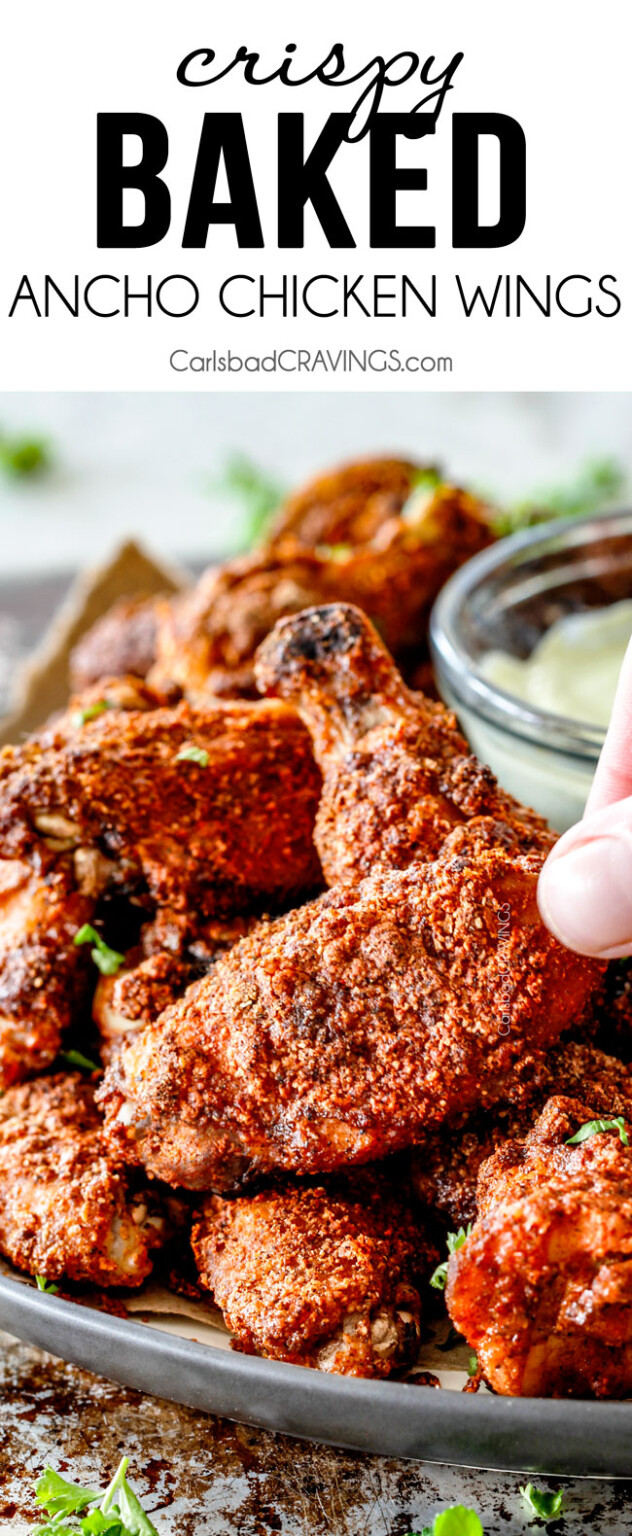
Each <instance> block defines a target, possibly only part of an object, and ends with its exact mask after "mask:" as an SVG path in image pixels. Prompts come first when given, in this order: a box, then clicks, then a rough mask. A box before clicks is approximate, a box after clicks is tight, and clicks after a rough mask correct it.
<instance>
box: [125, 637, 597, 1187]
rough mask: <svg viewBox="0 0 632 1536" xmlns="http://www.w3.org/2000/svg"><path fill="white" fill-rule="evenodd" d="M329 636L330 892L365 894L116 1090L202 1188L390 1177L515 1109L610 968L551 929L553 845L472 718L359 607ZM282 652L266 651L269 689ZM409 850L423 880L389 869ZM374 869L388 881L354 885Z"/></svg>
mask: <svg viewBox="0 0 632 1536" xmlns="http://www.w3.org/2000/svg"><path fill="white" fill-rule="evenodd" d="M292 630H293V626H292V625H289V624H288V623H287V621H286V622H285V623H284V625H283V626H282V627H281V640H282V643H283V647H284V655H285V657H286V658H287V656H288V655H289V654H291V653H292ZM314 633H315V634H316V636H317V638H318V647H319V648H318V650H317V660H318V661H320V657H321V655H323V654H324V655H325V659H326V660H327V656H328V655H331V654H335V655H336V658H337V667H336V668H334V667H333V666H330V665H325V666H323V667H322V668H321V670H320V671H319V673H318V674H317V677H316V678H314V679H313V681H312V693H311V695H310V711H311V708H312V707H313V709H314V710H315V711H316V710H317V711H318V715H319V719H321V718H322V719H323V720H324V726H323V732H324V733H325V732H326V731H327V730H329V735H328V736H325V740H326V742H328V743H331V750H332V755H333V756H334V757H335V760H336V776H335V781H334V792H333V793H332V792H331V789H330V787H329V785H328V780H327V770H326V771H325V787H324V803H325V807H326V809H325V820H324V823H323V821H322V820H321V822H320V828H319V841H320V847H321V850H322V851H323V853H324V855H325V859H324V862H325V871H326V874H327V876H328V878H331V877H332V869H333V871H334V875H335V873H336V872H340V871H342V873H343V874H344V876H345V883H344V884H341V885H339V886H337V887H336V888H335V889H333V890H331V891H329V892H327V893H326V894H325V895H323V896H321V897H319V898H318V899H317V900H316V901H314V902H312V903H311V904H309V905H308V906H305V907H302V908H300V909H298V910H295V911H292V912H289V913H287V914H286V915H285V916H283V917H281V918H279V919H277V920H276V921H275V922H273V923H270V924H266V925H264V926H263V927H262V928H260V929H255V930H254V932H253V933H252V934H251V935H250V936H249V937H247V938H246V939H244V940H243V941H242V942H241V943H240V944H238V945H236V947H235V948H234V949H233V950H232V951H231V952H230V954H229V955H228V956H227V957H226V958H225V959H220V960H219V962H218V963H217V965H216V966H215V968H214V970H213V972H212V973H211V974H209V975H208V976H207V977H206V978H205V979H204V980H202V981H201V982H199V984H197V985H196V986H195V988H194V989H193V990H191V991H189V992H187V993H185V995H184V997H183V998H182V999H181V1000H180V1001H179V1002H178V1003H176V1004H175V1005H174V1006H173V1007H172V1008H169V1009H167V1011H166V1012H165V1013H164V1014H163V1015H162V1017H161V1018H160V1019H159V1020H158V1021H157V1023H156V1024H155V1025H154V1026H152V1027H150V1028H148V1029H147V1030H146V1031H144V1033H143V1034H142V1035H141V1036H139V1037H137V1038H136V1039H135V1040H133V1041H132V1042H131V1043H130V1044H129V1045H128V1046H126V1047H125V1048H124V1049H123V1050H122V1051H121V1053H120V1055H119V1056H118V1057H117V1060H116V1062H115V1063H114V1064H113V1065H112V1067H111V1068H110V1070H109V1072H108V1074H107V1075H106V1079H105V1084H104V1088H103V1090H102V1091H103V1102H104V1104H105V1105H106V1107H107V1120H108V1127H109V1134H110V1135H111V1137H112V1138H113V1140H114V1142H115V1143H116V1144H117V1145H118V1146H119V1147H120V1149H121V1151H122V1153H123V1155H124V1157H125V1158H126V1159H128V1160H130V1161H138V1162H141V1163H144V1164H145V1166H146V1167H147V1168H148V1169H149V1170H150V1171H152V1172H153V1173H155V1174H157V1175H158V1176H159V1177H161V1178H164V1179H166V1180H167V1182H170V1183H174V1184H181V1185H184V1186H186V1187H189V1188H192V1189H209V1188H216V1189H226V1188H230V1187H232V1186H234V1185H235V1184H236V1183H237V1182H238V1181H239V1179H240V1178H243V1177H244V1176H247V1175H249V1174H251V1173H253V1172H255V1171H256V1172H264V1173H265V1172H268V1171H270V1170H273V1169H275V1168H285V1169H288V1170H293V1171H296V1172H299V1173H306V1172H307V1173H319V1172H323V1171H328V1170H335V1169H337V1168H340V1167H343V1166H345V1164H346V1165H351V1164H355V1163H361V1162H368V1161H374V1160H376V1159H379V1158H380V1157H382V1156H383V1155H384V1154H385V1153H387V1152H389V1151H395V1150H398V1149H399V1148H402V1147H406V1146H409V1145H410V1144H411V1143H414V1142H415V1140H416V1139H418V1138H419V1136H420V1135H421V1134H422V1132H424V1131H426V1130H427V1129H428V1127H429V1126H433V1125H438V1124H441V1123H442V1122H444V1121H449V1120H450V1119H452V1120H454V1119H455V1118H457V1117H458V1116H462V1115H463V1114H464V1113H467V1110H468V1108H470V1107H474V1106H475V1105H478V1106H480V1105H483V1106H484V1105H488V1104H492V1103H494V1102H496V1101H497V1100H498V1099H500V1098H503V1097H507V1096H508V1094H509V1090H510V1087H511V1084H512V1081H513V1078H514V1076H515V1073H516V1068H517V1066H518V1065H520V1066H521V1070H524V1061H525V1057H527V1056H528V1055H529V1054H531V1053H533V1052H536V1053H537V1052H538V1051H541V1050H543V1049H544V1048H546V1047H547V1046H549V1045H550V1044H552V1043H553V1042H554V1041H555V1040H556V1039H557V1038H558V1036H559V1035H560V1033H561V1032H562V1031H563V1030H564V1028H565V1027H567V1025H568V1024H569V1023H570V1022H571V1020H574V1019H576V1018H577V1017H579V1016H581V1013H582V1010H583V1008H584V1006H585V1004H586V1002H587V1000H588V999H589V998H590V996H591V994H592V993H593V992H594V991H595V989H596V987H597V985H598V983H599V980H600V977H601V974H602V971H603V967H602V966H599V965H598V964H596V963H594V962H592V961H586V960H585V959H583V958H581V957H578V956H571V955H569V953H568V952H567V951H566V950H564V949H562V947H561V945H559V944H558V943H557V942H556V941H555V940H554V939H553V938H552V937H551V935H550V934H549V933H548V932H547V930H546V929H545V928H544V927H543V925H542V923H541V922H540V918H539V915H538V911H537V906H536V882H537V875H538V872H539V869H540V867H541V863H542V859H543V857H544V852H545V850H546V848H547V847H548V846H549V837H548V835H547V834H545V832H544V831H543V829H542V824H541V823H540V822H538V820H537V818H533V817H530V815H529V813H528V812H525V811H522V810H521V808H520V807H518V806H516V804H515V802H513V801H512V800H511V799H510V797H509V796H503V795H501V794H500V792H499V791H498V790H497V787H496V785H495V781H494V780H493V778H492V777H491V776H490V775H489V774H488V773H487V772H486V771H484V770H482V769H481V768H480V767H479V765H477V764H476V761H475V759H473V758H471V757H468V756H467V755H465V752H464V750H463V747H464V744H463V743H462V741H461V738H460V737H459V736H458V735H457V734H456V732H455V728H454V722H453V719H452V717H451V716H450V715H448V714H447V713H446V712H445V711H441V710H439V711H437V710H436V709H435V708H434V707H432V706H430V708H429V707H428V706H427V704H426V702H425V701H423V700H421V701H420V702H419V703H418V704H417V705H415V703H414V700H413V699H412V697H411V696H410V695H409V694H407V693H406V690H404V689H403V685H402V684H401V681H399V680H398V679H397V676H396V673H395V669H394V667H393V664H392V662H391V661H390V659H389V657H388V655H387V653H386V651H385V650H384V649H383V647H381V646H380V642H379V641H378V639H377V636H376V635H375V634H374V633H373V632H372V631H371V628H370V626H369V625H368V621H367V620H366V619H364V618H363V616H362V615H361V614H360V613H358V612H357V610H348V609H342V610H340V609H338V608H334V609H330V610H316V611H315V612H314V611H312V612H311V613H308V614H307V615H301V616H300V617H299V618H297V620H296V621H295V626H294V634H295V638H296V649H295V655H296V656H297V657H298V658H299V663H300V667H301V669H303V668H304V666H305V661H306V655H307V656H309V650H308V648H307V643H306V637H307V639H308V640H309V644H310V645H311V644H312V643H313V636H314ZM325 636H326V637H328V647H329V649H328V648H327V645H326V644H325V641H324V638H323V637H325ZM340 637H342V644H341V643H340ZM349 637H351V641H350V643H349ZM281 640H279V637H278V636H275V637H273V638H272V640H271V641H270V642H269V643H268V644H267V645H266V647H265V649H264V657H263V662H262V676H263V677H264V679H267V677H268V675H269V666H268V663H269V657H270V654H271V655H272V656H273V657H274V656H275V655H276V654H277V647H278V645H279V644H280V643H281ZM368 662H370V663H371V668H370V671H369V672H368V673H367V670H366V668H367V663H368ZM400 698H401V700H402V705H401V708H400V707H399V703H398V702H397V701H399V700H400ZM394 700H395V701H396V702H395V703H394ZM415 713H416V718H415ZM305 716H306V718H311V714H310V715H308V712H307V711H305ZM331 721H333V722H334V723H333V725H331V726H330V722H331ZM358 721H360V722H361V726H362V727H363V729H364V738H363V741H362V743H361V747H362V749H361V750H360V751H355V750H354V747H355V745H356V741H357V735H358ZM345 726H346V727H347V739H348V742H349V744H348V749H347V753H346V756H345V754H343V753H342V752H341V751H340V748H339V743H340V738H341V736H342V734H343V731H344V729H345ZM435 731H436V739H435ZM349 738H350V739H349ZM399 742H401V746H398V743H399ZM415 744H417V750H418V756H415ZM317 750H318V753H319V756H320V758H321V761H323V762H324V753H323V749H322V743H321V740H320V739H319V743H318V747H317ZM429 753H430V754H432V755H430V756H429ZM372 782H373V783H374V784H375V786H376V790H375V795H374V796H373V801H372V800H371V796H370V793H369V792H368V791H367V790H366V785H367V783H368V784H369V786H370V785H371V783H372ZM388 785H390V786H391V793H390V801H389V800H388V798H387V796H386V787H387V786H388ZM415 785H417V792H418V794H419V796H420V798H421V801H422V802H423V803H422V805H421V809H420V811H419V812H417V810H416V808H415V803H414V799H413V794H412V792H413V790H414V787H415ZM404 787H406V793H405V794H404ZM378 803H379V804H380V805H381V807H382V814H381V817H378V816H377V814H376V810H375V807H376V805H377V804H378ZM388 804H390V807H391V818H390V823H389V818H388V815H387V814H386V808H387V806H388ZM363 805H365V806H366V818H365V821H363V816H362V807H363ZM483 811H485V812H487V814H481V812H483ZM490 812H491V813H490ZM319 814H320V813H319ZM468 815H469V816H470V818H471V819H470V820H467V819H466V818H467V817H468ZM323 825H324V827H325V833H326V835H325V836H323ZM349 828H351V835H350V833H349ZM365 829H366V835H365ZM391 833H392V835H391ZM407 838H408V842H407ZM426 847H427V850H428V851H427V853H426V852H425V849H426ZM391 850H392V852H393V862H394V863H395V864H396V865H398V866H401V865H403V864H407V865H408V867H407V868H400V867H397V868H394V869H393V868H390V867H389V858H390V854H391ZM436 854H438V855H439V857H434V855H436ZM424 857H425V861H424V862H420V861H421V859H422V858H424ZM415 858H416V859H417V861H419V862H411V860H415ZM367 862H371V863H374V864H375V865H376V868H375V873H374V874H372V875H366V876H365V878H364V879H360V880H359V881H358V882H357V883H355V882H354V881H353V879H352V876H353V874H354V872H355V870H356V869H357V872H358V873H359V874H363V873H364V870H365V868H366V865H367ZM508 914H509V919H510V920H509V921H508Z"/></svg>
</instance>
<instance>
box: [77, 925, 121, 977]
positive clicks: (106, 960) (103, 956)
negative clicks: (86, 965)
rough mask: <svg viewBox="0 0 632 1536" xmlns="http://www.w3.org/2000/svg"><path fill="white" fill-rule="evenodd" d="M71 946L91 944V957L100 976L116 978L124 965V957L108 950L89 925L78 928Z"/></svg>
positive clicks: (94, 929) (113, 950)
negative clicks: (92, 946)
mask: <svg viewBox="0 0 632 1536" xmlns="http://www.w3.org/2000/svg"><path fill="white" fill-rule="evenodd" d="M73 944H93V945H94V948H93V949H92V950H91V956H92V959H93V960H94V963H95V965H96V967H97V969H98V970H99V971H100V972H101V975H102V976H116V972H117V971H119V970H120V968H121V966H122V965H124V964H125V955H120V954H119V952H118V950H117V949H110V946H109V944H106V942H105V939H102V938H101V934H100V933H97V930H96V928H93V927H92V924H91V923H84V924H83V927H81V928H79V930H78V932H77V933H76V934H75V937H74V939H73Z"/></svg>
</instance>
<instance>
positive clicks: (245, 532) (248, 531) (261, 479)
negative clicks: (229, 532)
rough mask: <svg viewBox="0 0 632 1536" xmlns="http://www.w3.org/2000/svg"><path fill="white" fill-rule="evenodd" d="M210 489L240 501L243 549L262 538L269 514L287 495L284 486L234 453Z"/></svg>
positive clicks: (244, 457) (242, 456) (243, 456)
mask: <svg viewBox="0 0 632 1536" xmlns="http://www.w3.org/2000/svg"><path fill="white" fill-rule="evenodd" d="M212 489H213V490H215V491H218V492H219V493H220V494H221V495H224V496H232V497H233V499H234V500H235V501H236V502H238V503H239V504H240V507H241V513H242V519H241V521H242V527H241V542H242V545H244V546H245V547H246V548H248V547H249V546H250V545H251V544H254V543H256V542H257V541H258V540H259V539H261V538H263V536H264V534H265V532H266V530H267V527H268V524H269V522H270V518H271V516H272V513H273V512H276V510H277V508H278V507H279V506H280V504H281V502H282V501H283V498H284V496H285V494H286V492H285V487H283V486H281V485H280V484H279V483H278V482H277V481H276V480H272V479H270V477H269V476H268V475H267V474H266V473H265V471H264V470H262V469H261V468H260V467H259V466H258V465H257V464H253V462H252V460H251V459H248V458H246V456H245V454H242V453H236V454H233V456H232V458H230V459H229V460H228V463H227V464H226V466H225V469H224V473H223V475H222V476H221V478H220V479H219V480H217V481H215V482H214V484H213V486H212Z"/></svg>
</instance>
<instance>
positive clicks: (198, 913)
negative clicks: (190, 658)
mask: <svg viewBox="0 0 632 1536" xmlns="http://www.w3.org/2000/svg"><path fill="white" fill-rule="evenodd" d="M123 686H125V687H127V688H129V689H131V690H132V699H135V698H138V697H139V690H140V697H141V698H142V700H143V701H144V702H143V706H142V707H137V706H136V704H135V703H134V702H132V704H131V707H129V708H123V707H121V688H122V687H123ZM87 697H88V698H89V700H90V702H89V703H88V706H87V707H85V701H84V706H83V707H81V708H78V707H77V704H76V703H75V705H74V706H73V707H72V708H71V710H70V711H69V712H68V714H67V715H66V716H65V717H64V718H63V719H61V720H59V721H55V722H53V723H52V725H51V726H50V728H48V729H47V730H45V731H44V732H43V733H42V735H40V736H38V737H34V738H31V739H30V740H29V741H27V742H25V743H24V744H23V745H22V746H19V747H10V748H5V750H4V752H3V753H2V754H1V755H0V853H1V854H2V857H3V858H16V859H22V860H25V861H27V862H29V863H31V865H32V867H33V868H35V869H36V870H38V871H40V870H45V871H46V870H49V869H51V868H52V867H54V866H55V864H56V861H57V860H58V858H59V855H60V852H66V853H67V854H69V855H70V856H71V857H72V858H73V860H74V864H75V867H76V868H77V870H78V872H79V873H80V874H81V875H82V878H84V879H85V878H87V875H86V872H87V871H92V875H93V885H92V887H91V889H93V890H94V889H95V887H96V891H97V893H99V892H102V891H103V890H107V889H112V888H114V889H118V890H121V891H123V892H125V893H126V894H127V895H132V896H133V897H134V898H135V899H137V900H139V901H144V902H145V903H146V904H147V905H148V906H150V907H152V906H158V907H166V908H171V909H172V910H173V911H174V912H176V913H181V914H187V913H188V914H193V915H194V916H195V919H196V921H197V922H198V923H200V924H203V923H204V922H205V921H206V920H208V918H210V917H212V916H214V915H216V914H230V913H232V912H241V911H243V912H247V911H249V910H252V909H253V908H257V906H259V907H261V906H262V905H266V906H267V905H268V904H272V905H276V906H277V908H278V907H279V906H281V905H283V904H284V903H285V902H286V901H288V900H290V899H292V898H295V897H297V896H298V895H299V894H303V893H304V892H310V891H313V890H314V889H315V888H317V887H318V885H319V883H320V872H319V866H318V859H317V855H316V852H315V849H314V844H313V841H312V828H313V821H314V815H315V811H316V806H317V801H318V792H319V774H318V770H317V768H316V766H315V764H314V761H313V757H312V752H311V747H310V741H309V737H308V735H307V732H306V731H305V729H304V727H303V726H302V725H301V723H300V721H299V720H298V719H297V717H296V715H295V714H294V713H293V712H292V711H291V710H288V709H287V707H285V706H277V705H275V704H263V705H262V704H261V703H259V704H250V705H248V704H232V705H228V704H220V703H218V702H214V703H213V704H212V705H211V706H210V707H208V708H207V709H205V710H203V711H200V710H193V709H191V708H190V706H189V705H188V704H184V703H182V704H180V705H178V706H176V707H175V708H164V707H163V708H160V707H156V699H155V696H153V695H151V694H149V692H148V690H143V685H142V684H136V683H134V680H130V681H129V682H128V683H126V684H125V685H122V684H121V683H120V682H117V683H114V684H112V685H110V684H109V683H105V684H104V685H103V689H102V697H101V698H100V699H99V700H96V701H95V700H94V698H93V696H92V695H88V696H87ZM148 701H153V707H152V703H151V702H148ZM83 888H85V887H83Z"/></svg>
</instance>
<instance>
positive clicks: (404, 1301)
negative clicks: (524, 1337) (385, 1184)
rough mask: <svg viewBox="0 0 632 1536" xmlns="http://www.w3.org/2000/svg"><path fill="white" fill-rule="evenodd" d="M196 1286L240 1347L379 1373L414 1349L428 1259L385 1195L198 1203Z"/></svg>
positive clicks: (426, 1247)
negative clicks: (208, 1293)
mask: <svg viewBox="0 0 632 1536" xmlns="http://www.w3.org/2000/svg"><path fill="white" fill-rule="evenodd" d="M192 1243H193V1251H194V1254H195V1258H196V1262H197V1265H198V1269H199V1273H200V1279H201V1282H202V1284H203V1285H204V1286H206V1288H207V1289H208V1290H210V1291H211V1292H212V1293H213V1296H214V1299H215V1301H216V1302H217V1305H218V1306H219V1307H221V1309H222V1311H223V1312H224V1314H225V1319H226V1323H227V1326H228V1327H229V1328H231V1329H232V1330H233V1332H234V1334H235V1335H236V1344H237V1347H238V1348H239V1349H243V1350H245V1351H246V1352H247V1353H249V1354H259V1355H265V1356H267V1357H268V1359H272V1360H287V1361H290V1362H291V1363H293V1364H294V1365H311V1366H315V1367H316V1368H317V1369H318V1370H321V1371H335V1372H338V1373H340V1374H342V1375H346V1376H381V1377H384V1376H389V1375H391V1374H392V1372H393V1371H395V1370H401V1369H402V1368H403V1367H405V1366H409V1365H412V1364H413V1363H414V1361H415V1358H416V1355H417V1351H418V1348H419V1335H420V1327H419V1321H420V1312H421V1299H420V1290H421V1286H422V1283H423V1280H424V1278H425V1276H426V1274H427V1273H428V1271H429V1268H430V1267H431V1266H432V1263H433V1260H434V1252H433V1250H432V1248H431V1246H430V1244H429V1243H428V1241H427V1239H426V1238H425V1235H424V1233H423V1230H422V1229H421V1228H420V1227H419V1225H418V1224H417V1223H416V1222H415V1221H414V1220H413V1217H412V1215H411V1214H410V1213H409V1212H408V1211H407V1210H406V1208H405V1206H404V1205H403V1204H402V1202H401V1200H399V1199H398V1198H397V1197H396V1196H395V1195H394V1194H393V1193H392V1192H391V1191H389V1190H387V1189H386V1188H384V1189H381V1188H380V1187H379V1185H376V1184H372V1183H371V1182H370V1181H369V1180H368V1179H367V1180H365V1181H364V1184H363V1186H360V1187H359V1188H356V1189H354V1188H349V1187H346V1188H345V1187H344V1186H342V1187H340V1186H338V1187H336V1186H334V1187H329V1188H323V1187H317V1188H309V1187H307V1188H302V1189H283V1190H277V1189H269V1190H265V1191H262V1192H261V1193H259V1194H257V1195H254V1196H252V1197H251V1198H246V1197H244V1198H242V1199H239V1200H222V1199H221V1198H220V1197H219V1196H211V1197H209V1198H208V1199H207V1200H206V1201H205V1202H204V1205H203V1206H202V1209H201V1212H200V1215H199V1217H198V1219H197V1221H196V1222H195V1224H194V1227H193V1233H192Z"/></svg>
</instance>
